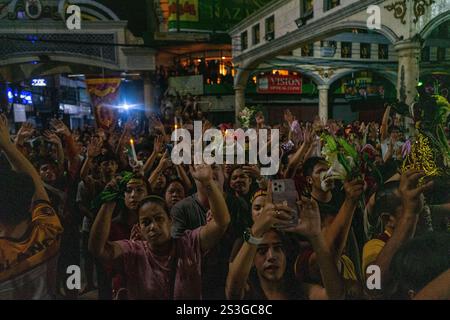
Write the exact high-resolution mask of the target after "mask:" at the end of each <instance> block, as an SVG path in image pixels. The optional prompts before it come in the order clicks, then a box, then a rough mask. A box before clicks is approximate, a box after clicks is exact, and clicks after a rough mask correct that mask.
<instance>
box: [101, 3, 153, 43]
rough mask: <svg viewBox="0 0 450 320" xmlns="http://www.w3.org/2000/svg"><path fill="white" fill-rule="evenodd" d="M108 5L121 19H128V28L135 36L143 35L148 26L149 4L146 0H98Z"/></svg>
mask: <svg viewBox="0 0 450 320" xmlns="http://www.w3.org/2000/svg"><path fill="white" fill-rule="evenodd" d="M97 2H99V3H101V4H103V5H105V6H107V7H108V8H109V9H111V10H112V11H113V12H114V13H115V14H116V15H117V16H118V17H119V18H120V19H122V20H128V28H129V29H130V30H131V31H132V32H133V34H134V35H135V36H138V37H139V36H142V33H143V32H144V31H145V30H146V28H147V5H146V1H145V0H97Z"/></svg>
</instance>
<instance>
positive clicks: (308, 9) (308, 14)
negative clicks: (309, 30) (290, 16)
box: [301, 0, 314, 20]
mask: <svg viewBox="0 0 450 320" xmlns="http://www.w3.org/2000/svg"><path fill="white" fill-rule="evenodd" d="M301 16H302V18H305V19H306V20H308V19H311V18H313V17H314V0H303V1H302V14H301Z"/></svg>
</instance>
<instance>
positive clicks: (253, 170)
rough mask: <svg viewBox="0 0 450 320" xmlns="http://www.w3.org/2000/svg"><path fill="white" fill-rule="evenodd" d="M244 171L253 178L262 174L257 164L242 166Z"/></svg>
mask: <svg viewBox="0 0 450 320" xmlns="http://www.w3.org/2000/svg"><path fill="white" fill-rule="evenodd" d="M242 171H244V173H245V174H247V175H248V176H250V177H252V178H259V177H260V176H261V171H260V169H259V167H258V166H257V165H256V164H254V165H245V166H242Z"/></svg>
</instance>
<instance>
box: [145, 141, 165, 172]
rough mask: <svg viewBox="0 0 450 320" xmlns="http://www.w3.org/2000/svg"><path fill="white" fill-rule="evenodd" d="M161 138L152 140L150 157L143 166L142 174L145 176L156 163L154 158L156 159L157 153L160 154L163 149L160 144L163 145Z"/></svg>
mask: <svg viewBox="0 0 450 320" xmlns="http://www.w3.org/2000/svg"><path fill="white" fill-rule="evenodd" d="M163 139H164V137H163V136H157V137H156V138H155V139H154V140H153V152H152V154H151V155H150V157H149V158H148V159H147V161H146V162H145V164H144V168H143V170H144V174H145V175H147V174H148V173H149V172H150V170H151V169H152V167H153V164H154V163H155V161H156V158H157V157H158V153H160V152H161V151H162V150H163V148H162V144H163Z"/></svg>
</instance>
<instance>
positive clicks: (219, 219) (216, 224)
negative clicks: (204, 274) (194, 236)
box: [191, 164, 230, 252]
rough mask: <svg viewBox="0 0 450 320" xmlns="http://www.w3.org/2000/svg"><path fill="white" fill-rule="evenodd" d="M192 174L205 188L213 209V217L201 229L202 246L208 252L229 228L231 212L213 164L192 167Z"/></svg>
mask: <svg viewBox="0 0 450 320" xmlns="http://www.w3.org/2000/svg"><path fill="white" fill-rule="evenodd" d="M191 175H192V177H193V178H194V179H195V180H197V181H199V182H200V184H201V186H202V188H204V189H205V191H206V194H207V196H208V201H209V207H210V210H211V216H212V219H211V220H210V221H209V222H208V223H207V224H206V225H205V226H204V227H202V229H201V231H200V246H201V248H202V251H203V252H206V251H208V250H209V249H212V248H213V247H214V246H215V245H216V244H217V243H218V242H219V240H220V239H221V238H222V236H223V234H224V233H225V231H226V230H227V228H228V225H229V224H230V213H229V212H228V207H227V204H226V202H225V198H224V197H223V193H222V191H221V190H220V189H219V187H218V186H217V184H216V182H214V180H213V171H212V168H211V166H209V165H206V164H201V165H196V166H194V167H191Z"/></svg>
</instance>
